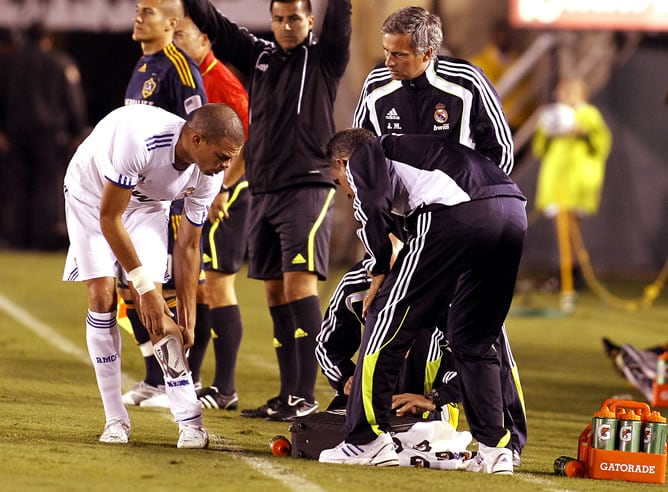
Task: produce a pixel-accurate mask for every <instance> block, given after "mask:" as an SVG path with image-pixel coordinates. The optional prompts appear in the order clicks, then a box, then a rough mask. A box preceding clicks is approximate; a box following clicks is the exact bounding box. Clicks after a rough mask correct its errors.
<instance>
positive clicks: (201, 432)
mask: <svg viewBox="0 0 668 492" xmlns="http://www.w3.org/2000/svg"><path fill="white" fill-rule="evenodd" d="M208 446H209V433H208V432H207V431H206V429H205V428H204V427H193V426H191V425H180V426H179V442H177V443H176V447H177V448H179V449H205V448H207V447H208Z"/></svg>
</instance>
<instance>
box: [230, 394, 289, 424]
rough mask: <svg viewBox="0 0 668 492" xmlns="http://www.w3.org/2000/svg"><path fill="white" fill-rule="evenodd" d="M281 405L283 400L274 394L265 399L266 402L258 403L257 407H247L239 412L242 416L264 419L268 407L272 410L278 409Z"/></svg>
mask: <svg viewBox="0 0 668 492" xmlns="http://www.w3.org/2000/svg"><path fill="white" fill-rule="evenodd" d="M282 405H283V402H282V401H281V400H280V398H279V397H278V396H274V397H273V398H270V399H269V400H267V403H265V404H264V405H260V406H259V407H257V408H248V409H245V410H242V411H241V412H239V414H240V415H241V416H242V417H246V418H247V419H266V418H267V417H268V416H269V413H268V412H269V411H270V409H271V410H272V411H276V410H278V408H279V407H280V406H282Z"/></svg>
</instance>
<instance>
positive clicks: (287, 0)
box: [269, 0, 313, 15]
mask: <svg viewBox="0 0 668 492" xmlns="http://www.w3.org/2000/svg"><path fill="white" fill-rule="evenodd" d="M276 2H278V3H296V2H299V0H271V1H270V2H269V12H271V9H272V8H273V7H274V4H275V3H276ZM302 2H304V7H305V8H306V13H307V14H308V15H312V14H313V8H312V7H311V0H302Z"/></svg>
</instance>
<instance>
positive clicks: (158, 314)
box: [137, 289, 174, 337]
mask: <svg viewBox="0 0 668 492" xmlns="http://www.w3.org/2000/svg"><path fill="white" fill-rule="evenodd" d="M137 298H138V299H139V317H140V319H141V322H142V323H143V324H144V326H145V327H146V329H147V330H148V332H149V333H150V334H151V335H153V336H156V337H162V336H164V335H165V334H166V331H167V328H168V326H167V325H166V323H170V322H171V323H174V321H173V320H172V312H171V311H170V310H169V307H168V306H167V303H166V302H165V300H164V299H163V298H162V295H160V293H159V291H158V289H153V290H151V291H148V292H146V293H145V294H143V295H138V296H137Z"/></svg>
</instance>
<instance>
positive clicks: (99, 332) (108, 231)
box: [63, 104, 244, 448]
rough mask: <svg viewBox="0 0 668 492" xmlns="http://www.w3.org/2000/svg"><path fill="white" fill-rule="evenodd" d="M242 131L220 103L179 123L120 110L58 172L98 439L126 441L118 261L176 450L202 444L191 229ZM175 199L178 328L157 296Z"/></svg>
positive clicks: (194, 231)
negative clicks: (180, 204) (173, 428)
mask: <svg viewBox="0 0 668 492" xmlns="http://www.w3.org/2000/svg"><path fill="white" fill-rule="evenodd" d="M243 142H244V130H243V126H242V124H241V120H239V117H238V116H237V115H236V113H235V112H234V111H233V110H232V109H231V108H230V107H229V106H226V105H224V104H207V105H205V106H202V107H201V108H199V109H197V110H196V111H195V112H193V113H192V115H191V119H190V120H189V121H187V122H186V121H185V120H184V119H182V118H180V117H179V116H176V115H174V114H172V113H169V112H167V111H164V110H162V109H158V108H155V107H152V106H144V105H134V106H126V107H122V108H119V109H116V110H115V111H112V112H111V113H110V114H109V115H107V116H106V117H105V118H104V119H102V120H101V121H100V122H99V123H98V124H97V126H96V127H95V128H94V129H93V131H92V133H91V134H90V135H89V136H88V138H86V140H85V141H84V142H83V143H82V144H81V145H80V146H79V148H78V149H77V151H76V153H75V154H74V156H73V157H72V160H71V161H70V164H69V166H68V168H67V173H66V175H65V210H66V218H67V231H68V234H69V238H70V247H69V251H68V253H67V260H66V263H65V271H64V274H63V280H65V281H83V282H85V284H86V288H87V291H88V315H87V317H86V342H87V344H88V352H89V354H90V358H91V360H92V362H93V367H94V368H95V376H96V378H97V384H98V388H99V390H100V395H101V396H102V404H103V406H104V413H105V417H106V424H105V427H104V431H103V433H102V435H101V436H100V441H101V442H104V443H127V442H128V438H129V436H130V419H129V416H128V412H127V410H126V408H125V405H124V404H123V400H122V399H121V361H120V354H121V336H120V332H119V328H118V325H117V323H116V291H115V283H116V273H117V271H118V268H119V265H120V267H121V268H122V269H123V270H124V271H125V272H126V274H127V278H128V280H129V281H130V285H131V287H132V293H133V297H134V300H135V305H136V306H138V307H139V313H140V317H141V320H142V322H143V323H144V325H145V326H146V328H147V329H148V331H149V333H150V335H151V342H152V343H153V346H154V351H155V355H156V358H157V359H158V361H159V363H160V366H161V367H162V370H163V373H164V378H165V387H166V392H167V396H168V398H169V406H170V409H171V411H172V414H173V415H174V420H175V421H176V422H177V423H178V424H179V440H178V443H177V447H179V448H205V447H207V446H208V442H209V436H208V433H207V431H206V429H205V428H204V426H203V424H202V409H201V405H200V403H199V401H198V400H197V396H196V394H195V387H194V385H193V381H192V376H191V373H190V370H189V368H188V364H187V362H186V358H185V352H184V350H185V349H187V348H188V347H190V346H191V345H192V343H193V336H194V328H195V294H196V288H197V283H198V278H199V272H200V234H201V226H202V225H203V224H204V222H205V221H206V220H207V213H208V209H209V206H210V204H211V202H212V200H213V198H214V197H215V196H216V195H217V194H218V192H219V191H220V187H221V185H222V181H223V174H222V172H221V171H223V170H224V169H225V168H227V167H228V166H229V163H230V160H231V159H232V158H233V157H235V156H236V155H238V154H239V151H240V149H241V146H242V145H243ZM178 198H184V199H185V205H184V212H183V213H184V215H185V218H186V219H187V220H182V221H181V223H180V226H179V230H178V238H177V242H176V245H175V247H174V272H175V277H176V285H177V312H178V320H176V321H175V320H174V319H173V318H172V316H171V313H170V310H169V308H168V307H167V304H166V303H165V301H164V299H163V298H162V293H161V291H162V282H163V281H164V277H165V265H166V264H167V235H166V230H167V227H166V225H167V220H168V213H169V204H170V202H171V201H172V200H175V199H178Z"/></svg>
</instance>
